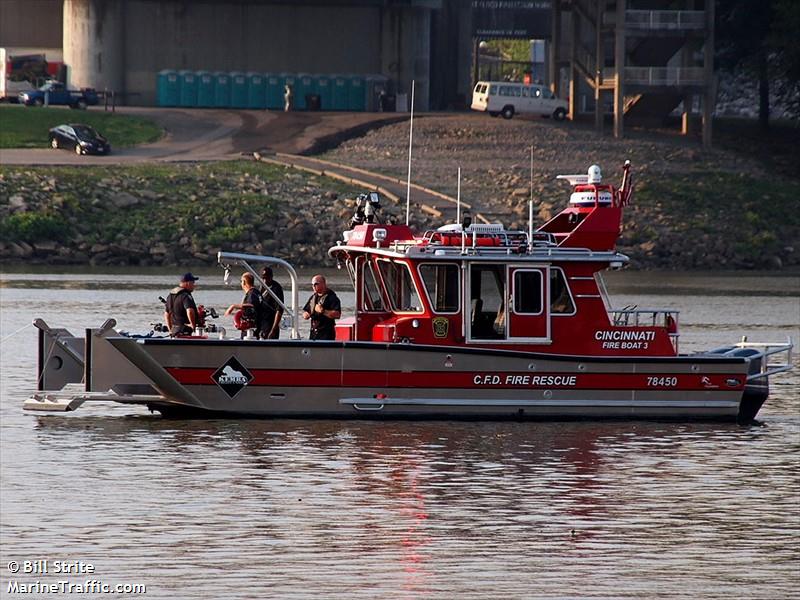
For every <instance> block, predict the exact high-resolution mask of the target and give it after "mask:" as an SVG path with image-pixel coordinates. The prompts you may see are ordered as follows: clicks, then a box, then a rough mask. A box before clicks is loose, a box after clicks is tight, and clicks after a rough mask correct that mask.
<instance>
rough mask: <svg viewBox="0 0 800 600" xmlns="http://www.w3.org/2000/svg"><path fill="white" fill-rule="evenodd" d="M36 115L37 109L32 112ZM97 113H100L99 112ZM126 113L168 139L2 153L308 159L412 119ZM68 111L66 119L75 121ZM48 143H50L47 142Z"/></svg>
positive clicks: (38, 161)
mask: <svg viewBox="0 0 800 600" xmlns="http://www.w3.org/2000/svg"><path fill="white" fill-rule="evenodd" d="M30 110H36V109H34V108H31V109H30ZM95 110H96V109H95ZM117 110H118V112H119V113H121V114H130V115H139V116H142V117H146V118H148V119H152V120H153V121H155V122H156V123H157V124H158V125H159V126H160V127H162V128H163V129H164V130H165V132H166V135H165V136H164V137H163V138H162V139H160V140H159V141H158V142H155V143H153V144H144V145H142V146H137V147H135V148H119V149H114V151H113V152H112V154H111V155H110V156H77V155H75V154H74V153H71V152H67V151H65V150H52V149H50V148H42V149H27V148H26V149H7V150H0V163H2V164H6V165H76V164H79V165H86V164H94V165H108V164H131V163H142V162H180V161H211V160H230V159H234V158H239V157H241V156H242V154H247V155H250V154H252V152H253V151H255V150H259V149H265V148H266V149H268V150H269V151H280V152H289V153H296V154H303V153H308V152H313V151H315V150H318V149H320V148H321V147H324V146H325V144H335V143H336V142H337V141H338V140H340V139H342V138H344V137H349V136H352V135H355V134H358V133H359V132H363V131H367V130H368V129H370V128H372V127H376V126H379V125H381V124H384V123H391V122H396V121H398V120H402V119H405V118H407V117H406V116H404V115H398V114H386V113H322V112H320V113H309V112H297V113H282V112H271V111H265V110H225V109H213V110H212V109H181V108H138V107H120V108H118V109H117ZM75 119H76V115H75V113H74V112H69V113H66V112H65V116H64V120H65V122H69V121H70V120H75ZM43 143H46V140H44V141H43Z"/></svg>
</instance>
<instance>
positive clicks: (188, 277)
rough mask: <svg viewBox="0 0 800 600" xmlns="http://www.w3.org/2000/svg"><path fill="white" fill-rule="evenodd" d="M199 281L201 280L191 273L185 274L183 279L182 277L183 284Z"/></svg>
mask: <svg viewBox="0 0 800 600" xmlns="http://www.w3.org/2000/svg"><path fill="white" fill-rule="evenodd" d="M198 279H200V278H199V277H195V276H194V275H192V274H191V273H184V274H183V277H181V283H184V282H187V281H197V280H198Z"/></svg>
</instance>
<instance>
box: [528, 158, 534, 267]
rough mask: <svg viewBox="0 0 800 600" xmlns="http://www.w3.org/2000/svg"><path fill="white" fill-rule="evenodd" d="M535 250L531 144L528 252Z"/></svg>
mask: <svg viewBox="0 0 800 600" xmlns="http://www.w3.org/2000/svg"><path fill="white" fill-rule="evenodd" d="M532 252H533V146H531V199H530V201H529V202H528V254H531V253H532Z"/></svg>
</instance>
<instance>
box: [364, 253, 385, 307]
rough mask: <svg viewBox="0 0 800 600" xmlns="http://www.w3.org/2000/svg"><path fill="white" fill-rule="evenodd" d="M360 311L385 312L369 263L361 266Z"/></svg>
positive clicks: (378, 287)
mask: <svg viewBox="0 0 800 600" xmlns="http://www.w3.org/2000/svg"><path fill="white" fill-rule="evenodd" d="M361 282H362V294H361V310H363V311H366V312H386V308H385V307H384V306H383V298H382V297H381V292H380V286H379V285H378V278H377V277H376V275H375V268H374V266H373V265H372V263H371V262H369V261H367V262H366V263H362V264H361Z"/></svg>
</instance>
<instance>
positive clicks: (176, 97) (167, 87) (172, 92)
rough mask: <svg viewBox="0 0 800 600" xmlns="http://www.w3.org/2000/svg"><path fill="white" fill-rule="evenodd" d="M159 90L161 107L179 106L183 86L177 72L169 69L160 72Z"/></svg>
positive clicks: (157, 94)
mask: <svg viewBox="0 0 800 600" xmlns="http://www.w3.org/2000/svg"><path fill="white" fill-rule="evenodd" d="M157 88H158V91H157V93H156V96H157V97H158V105H159V106H178V102H180V90H181V84H180V80H179V79H178V73H177V72H176V71H170V70H169V69H164V70H163V71H159V73H158V83H157Z"/></svg>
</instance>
